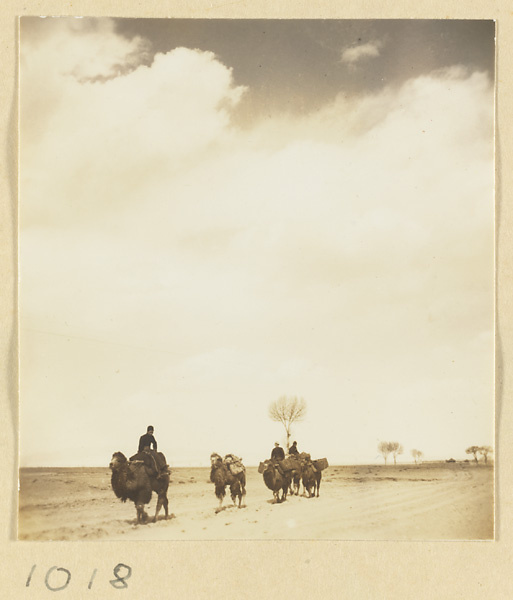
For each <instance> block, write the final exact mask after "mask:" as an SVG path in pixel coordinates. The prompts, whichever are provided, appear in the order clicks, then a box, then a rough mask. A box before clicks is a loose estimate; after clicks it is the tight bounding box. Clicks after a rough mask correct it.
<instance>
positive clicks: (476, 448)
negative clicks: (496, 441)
mask: <svg viewBox="0 0 513 600" xmlns="http://www.w3.org/2000/svg"><path fill="white" fill-rule="evenodd" d="M480 451H481V448H480V447H479V446H469V447H468V448H467V449H466V450H465V454H473V455H474V460H475V461H476V464H477V463H478V462H479V459H478V458H477V453H478V452H480Z"/></svg>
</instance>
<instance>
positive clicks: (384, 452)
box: [378, 442, 392, 465]
mask: <svg viewBox="0 0 513 600" xmlns="http://www.w3.org/2000/svg"><path fill="white" fill-rule="evenodd" d="M378 452H379V453H380V454H381V456H382V457H383V458H384V459H385V465H386V464H387V458H388V455H389V454H390V452H392V448H391V447H390V442H379V444H378Z"/></svg>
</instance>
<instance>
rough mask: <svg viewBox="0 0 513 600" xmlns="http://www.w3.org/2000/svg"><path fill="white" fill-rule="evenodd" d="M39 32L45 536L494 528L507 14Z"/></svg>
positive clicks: (30, 512) (32, 406)
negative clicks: (499, 139)
mask: <svg viewBox="0 0 513 600" xmlns="http://www.w3.org/2000/svg"><path fill="white" fill-rule="evenodd" d="M19 29H20V31H19V60H20V66H19V130H20V145H19V331H20V432H19V494H18V504H19V506H18V539H19V540H32V541H50V540H70V541H80V540H84V541H87V540H90V541H102V540H104V541H110V540H127V541H128V540H493V539H494V529H495V528H494V512H495V511H494V459H495V458H496V457H495V452H494V422H495V412H494V406H495V391H494V344H495V341H494V306H495V297H494V285H495V284H494V273H495V267H494V261H495V256H494V253H495V232H494V223H495V214H494V208H495V206H494V205H495V191H494V184H495V181H494V173H495V164H494V144H495V141H494V103H495V22H494V21H492V20H449V19H446V20H415V19H408V20H406V19H405V20H372V19H361V20H343V19H341V20H338V19H316V20H311V19H295V20H294V19H203V18H198V19H132V18H105V17H102V18H92V17H87V18H85V17H84V18H77V17H46V18H45V17H22V18H21V19H20V22H19Z"/></svg>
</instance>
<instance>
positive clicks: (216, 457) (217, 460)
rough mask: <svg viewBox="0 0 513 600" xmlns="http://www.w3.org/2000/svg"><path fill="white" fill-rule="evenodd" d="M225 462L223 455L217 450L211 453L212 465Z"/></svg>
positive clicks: (215, 465)
mask: <svg viewBox="0 0 513 600" xmlns="http://www.w3.org/2000/svg"><path fill="white" fill-rule="evenodd" d="M222 462H223V459H222V457H221V456H220V455H219V454H217V452H212V454H211V455H210V465H211V466H212V467H217V466H219V465H221V464H222Z"/></svg>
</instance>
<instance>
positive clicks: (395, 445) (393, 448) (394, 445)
mask: <svg viewBox="0 0 513 600" xmlns="http://www.w3.org/2000/svg"><path fill="white" fill-rule="evenodd" d="M389 448H390V452H392V456H393V457H394V465H396V464H397V455H398V454H402V453H403V452H404V449H403V447H402V446H401V444H400V443H399V442H389Z"/></svg>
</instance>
